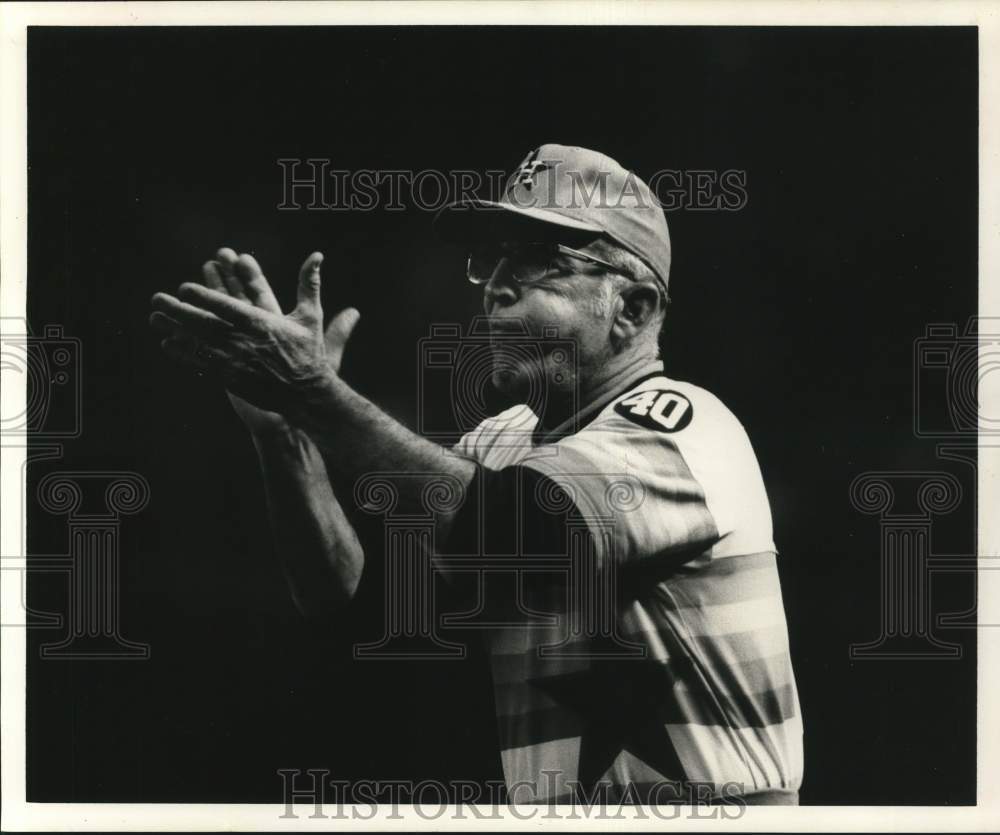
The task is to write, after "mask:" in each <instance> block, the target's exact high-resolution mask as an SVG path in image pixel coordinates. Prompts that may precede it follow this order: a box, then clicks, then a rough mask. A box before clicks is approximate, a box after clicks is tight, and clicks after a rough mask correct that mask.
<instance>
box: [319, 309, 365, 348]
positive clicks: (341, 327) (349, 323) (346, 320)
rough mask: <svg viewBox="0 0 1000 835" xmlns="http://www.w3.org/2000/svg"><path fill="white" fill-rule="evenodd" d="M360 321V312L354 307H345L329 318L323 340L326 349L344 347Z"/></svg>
mask: <svg viewBox="0 0 1000 835" xmlns="http://www.w3.org/2000/svg"><path fill="white" fill-rule="evenodd" d="M360 321H361V314H360V313H359V312H358V309H357V308H356V307H346V308H344V309H343V310H341V311H340V313H338V314H337V315H336V316H334V317H333V318H332V319H331V320H330V324H329V325H327V326H326V333H325V334H324V340H325V342H326V347H327V350H336V349H338V348H339V349H340V350H343V349H344V345H345V344H346V342H347V340H348V339H350V338H351V333H352V332H353V331H354V328H355V327H356V326H357V324H358V322H360Z"/></svg>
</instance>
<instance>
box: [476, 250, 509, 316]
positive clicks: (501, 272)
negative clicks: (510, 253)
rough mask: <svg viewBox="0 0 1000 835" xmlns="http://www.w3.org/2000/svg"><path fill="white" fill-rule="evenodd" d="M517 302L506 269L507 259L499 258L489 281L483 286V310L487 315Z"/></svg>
mask: <svg viewBox="0 0 1000 835" xmlns="http://www.w3.org/2000/svg"><path fill="white" fill-rule="evenodd" d="M516 301H517V288H516V285H515V283H514V279H512V278H511V277H510V271H509V270H508V269H507V259H506V258H501V259H500V261H499V262H497V265H496V268H495V269H494V270H493V275H491V276H490V280H489V281H487V282H486V283H485V284H484V285H483V309H484V310H485V311H486V313H487V314H489V313H492V312H493V309H494V308H495V307H499V306H507V305H511V304H514V302H516Z"/></svg>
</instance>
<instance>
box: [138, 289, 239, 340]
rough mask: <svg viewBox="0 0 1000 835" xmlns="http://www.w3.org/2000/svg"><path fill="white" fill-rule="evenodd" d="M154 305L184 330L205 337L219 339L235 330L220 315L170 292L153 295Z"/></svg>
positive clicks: (156, 309) (208, 291)
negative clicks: (183, 300)
mask: <svg viewBox="0 0 1000 835" xmlns="http://www.w3.org/2000/svg"><path fill="white" fill-rule="evenodd" d="M194 286H198V285H194ZM201 289H202V290H204V292H206V293H212V292H215V291H213V290H206V289H205V288H204V287H203V288H201ZM220 295H221V294H220ZM152 305H153V311H154V312H159V313H163V314H164V315H166V316H167V317H169V318H170V319H173V320H174V321H175V322H177V324H178V325H179V326H180V327H181V329H182V330H183V331H184V332H188V333H191V334H194V335H195V336H200V337H202V338H204V339H218V338H219V337H224V336H226V335H227V334H229V333H231V332H232V330H233V326H232V325H231V324H229V322H226V321H223V320H222V319H220V318H219V317H218V316H216V315H214V314H213V313H211V312H209V311H207V310H204V309H202V308H201V307H196V306H195V305H193V304H188V303H187V302H182V301H181V300H180V299H177V298H174V297H173V296H171V295H170V294H169V293H157V294H156V295H155V296H153V301H152ZM150 324H153V322H152V316H150Z"/></svg>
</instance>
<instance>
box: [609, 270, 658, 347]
mask: <svg viewBox="0 0 1000 835" xmlns="http://www.w3.org/2000/svg"><path fill="white" fill-rule="evenodd" d="M659 305H660V293H659V291H658V290H657V289H656V288H655V287H654V286H653V285H652V284H645V283H641V284H637V283H634V282H632V283H629V284H627V285H625V286H624V287H622V289H621V291H620V292H619V294H618V304H617V305H616V307H617V312H616V313H615V318H614V321H613V322H612V323H611V336H612V339H614V340H615V342H617V343H618V344H622V343H629V342H632V341H633V340H634V339H635V338H636V336H638V335H639V334H640V333H641V332H642V331H644V330H645V329H646V328H647V327H649V326H650V324H651V323H652V322H653V320H654V319H655V318H656V311H657V309H658V308H659Z"/></svg>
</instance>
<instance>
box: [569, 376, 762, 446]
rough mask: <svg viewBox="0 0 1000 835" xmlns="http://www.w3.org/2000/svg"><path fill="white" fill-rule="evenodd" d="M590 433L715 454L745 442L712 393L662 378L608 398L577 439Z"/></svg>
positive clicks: (736, 423)
mask: <svg viewBox="0 0 1000 835" xmlns="http://www.w3.org/2000/svg"><path fill="white" fill-rule="evenodd" d="M590 435H595V436H596V435H601V436H603V440H604V441H605V442H606V441H607V440H608V437H609V436H619V437H621V439H622V443H634V442H636V441H640V442H642V441H645V442H648V443H660V444H663V445H667V446H676V447H681V448H684V447H688V446H692V445H699V444H710V445H713V446H714V448H715V449H716V453H717V454H718V452H720V451H721V450H720V447H722V448H725V447H728V446H730V445H735V446H740V445H743V444H744V443H748V440H747V436H746V431H745V430H744V428H743V425H742V424H741V423H740V421H739V420H738V419H737V418H736V416H735V415H734V414H733V413H732V412H731V411H730V410H729V408H728V407H727V406H726V405H725V404H724V403H723V402H722V401H721V400H720V399H719V398H718V397H716V396H715V395H714V394H712V392H710V391H708V390H706V389H704V388H702V387H701V386H697V385H694V384H693V383H688V382H685V381H682V380H674V379H671V378H670V377H666V376H658V377H652V378H650V379H648V380H644V381H643V382H642V383H640V384H639V385H637V386H635V387H634V388H631V389H629V390H628V391H626V392H623V393H622V394H621V395H619V396H618V397H616V398H615V399H614V400H612V401H611V402H610V403H609V404H608V405H607V406H606V407H605V408H604V409H603V410H602V411H601V413H600V414H599V415H598V416H597V418H596V419H595V420H594V421H593V422H592V423H590V424H589V425H588V426H586V427H584V428H583V429H582V430H581V432H579V433H578V435H577V436H578V437H580V438H584V439H586V438H587V437H588V436H590Z"/></svg>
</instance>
